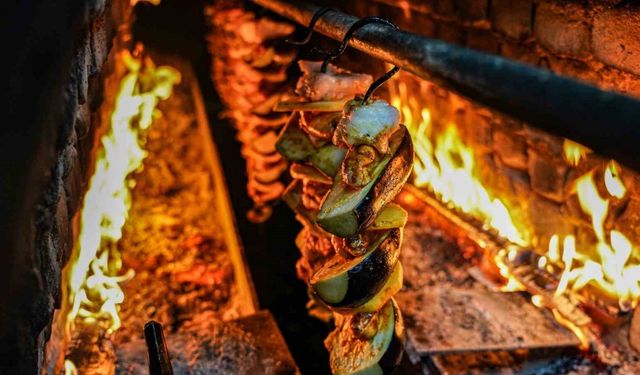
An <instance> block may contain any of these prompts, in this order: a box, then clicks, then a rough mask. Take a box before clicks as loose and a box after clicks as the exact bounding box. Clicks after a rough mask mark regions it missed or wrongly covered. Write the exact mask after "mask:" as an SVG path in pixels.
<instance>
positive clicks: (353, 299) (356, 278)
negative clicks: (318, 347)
mask: <svg viewBox="0 0 640 375" xmlns="http://www.w3.org/2000/svg"><path fill="white" fill-rule="evenodd" d="M401 241H402V232H401V230H400V229H392V230H390V231H388V232H386V233H384V234H382V235H380V236H379V238H378V240H377V241H375V242H373V243H372V246H371V247H370V248H369V251H368V252H367V253H366V254H364V255H362V256H360V257H357V258H355V259H352V260H349V261H346V262H345V260H344V259H343V258H342V257H340V256H337V257H334V258H333V259H332V260H331V261H329V262H328V263H327V264H325V266H324V267H322V268H321V269H320V270H319V271H318V272H317V273H316V274H315V275H314V276H313V278H312V279H311V286H312V287H313V289H314V290H315V292H316V293H317V294H318V297H319V298H320V299H321V300H322V301H323V302H324V303H326V304H327V305H329V306H332V307H343V308H344V307H357V306H360V305H362V304H363V303H364V302H366V301H367V300H368V299H369V298H370V297H372V296H374V295H375V294H376V293H378V292H379V291H380V289H382V287H383V286H384V284H385V283H386V281H387V278H388V277H389V276H390V275H391V273H392V272H393V268H394V267H395V265H396V263H397V261H398V256H399V253H400V252H399V250H400V243H401Z"/></svg>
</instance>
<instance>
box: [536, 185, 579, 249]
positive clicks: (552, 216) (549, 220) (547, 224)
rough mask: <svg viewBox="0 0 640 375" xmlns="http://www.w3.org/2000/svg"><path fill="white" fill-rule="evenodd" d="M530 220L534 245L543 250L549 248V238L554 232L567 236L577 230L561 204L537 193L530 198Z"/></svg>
mask: <svg viewBox="0 0 640 375" xmlns="http://www.w3.org/2000/svg"><path fill="white" fill-rule="evenodd" d="M529 220H530V222H531V225H532V229H533V233H532V234H533V240H534V241H533V242H534V246H535V247H536V249H538V250H540V251H543V252H545V251H546V250H547V249H548V247H549V239H550V238H551V236H553V235H554V234H559V235H562V236H565V235H567V234H573V233H574V231H575V227H574V226H573V224H571V222H570V221H568V220H567V218H566V216H565V214H564V213H563V212H562V209H561V206H560V205H559V204H557V203H555V202H552V201H550V200H547V199H545V198H543V197H541V196H539V195H536V194H533V195H532V196H531V199H530V200H529Z"/></svg>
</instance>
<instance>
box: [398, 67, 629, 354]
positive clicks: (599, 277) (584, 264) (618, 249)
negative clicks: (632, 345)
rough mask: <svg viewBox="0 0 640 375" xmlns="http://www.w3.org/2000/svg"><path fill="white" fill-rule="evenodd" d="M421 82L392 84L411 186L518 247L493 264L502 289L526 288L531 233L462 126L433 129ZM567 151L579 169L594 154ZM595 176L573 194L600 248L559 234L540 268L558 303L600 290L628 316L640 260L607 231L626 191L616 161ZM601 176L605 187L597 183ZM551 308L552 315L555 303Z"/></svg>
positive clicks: (572, 145) (567, 147) (537, 299)
mask: <svg viewBox="0 0 640 375" xmlns="http://www.w3.org/2000/svg"><path fill="white" fill-rule="evenodd" d="M417 84H419V85H420V87H419V90H418V89H413V90H412V92H409V91H410V90H409V89H408V86H407V83H406V82H404V81H402V80H398V79H396V80H392V81H391V82H390V83H389V90H390V97H391V103H392V104H393V105H394V106H396V107H397V108H399V109H400V112H401V114H402V118H403V123H404V124H405V125H406V126H407V128H408V129H409V132H410V133H411V136H412V137H413V139H414V147H415V153H416V158H415V162H414V180H413V184H414V185H416V186H417V187H426V188H428V189H429V190H430V191H431V192H432V193H433V194H434V195H435V196H436V197H438V198H439V199H440V200H441V201H443V202H444V203H446V204H448V205H449V206H451V207H453V208H455V209H457V210H460V211H462V212H464V213H466V214H469V215H470V216H472V217H474V218H476V219H479V220H481V221H482V223H483V224H484V225H486V226H488V227H490V228H492V229H494V230H495V231H497V233H498V234H499V235H500V236H501V237H503V238H504V239H506V240H508V241H510V242H511V243H512V244H515V245H518V246H519V247H518V246H515V247H512V246H507V249H504V250H501V251H500V252H498V253H497V254H495V255H494V263H495V265H496V266H497V268H498V270H499V272H500V274H501V275H502V276H503V277H504V278H505V280H507V283H506V285H504V286H503V287H502V289H501V290H503V291H517V290H523V289H524V287H523V285H522V284H521V283H520V282H519V281H518V279H517V278H516V277H515V276H514V275H513V274H512V272H511V269H510V265H509V264H510V263H511V261H512V260H513V259H512V258H515V257H516V256H517V253H518V250H514V248H515V249H523V248H524V249H526V248H528V247H530V244H529V237H528V235H529V232H528V228H524V227H523V223H519V222H514V220H513V218H512V216H511V214H510V212H509V209H508V207H507V205H506V204H505V203H504V202H503V201H501V200H500V198H499V197H497V196H495V195H494V194H493V193H492V192H490V191H489V190H487V188H485V187H484V186H483V184H482V182H481V180H480V179H479V178H478V175H477V171H476V165H475V160H476V156H475V154H474V150H473V149H472V148H471V147H469V146H467V145H465V144H464V142H463V140H462V138H461V136H460V134H459V131H458V128H457V126H456V124H454V123H449V124H447V126H446V127H444V128H443V129H440V128H439V127H438V128H435V127H434V126H433V123H432V118H431V111H430V110H429V108H428V103H424V102H421V101H420V100H419V99H418V98H420V97H421V96H422V97H426V96H427V95H426V90H427V89H428V86H427V84H426V83H425V82H419V83H417ZM563 148H564V157H565V160H566V161H567V163H569V164H571V165H573V166H578V165H579V164H580V163H581V162H582V161H583V160H585V159H586V157H587V155H589V154H590V153H591V152H592V151H591V150H589V149H588V148H586V147H585V146H582V145H580V144H578V143H576V142H572V141H570V140H565V141H564V147H563ZM597 172H598V171H596V170H593V171H590V172H588V173H586V174H584V175H582V176H580V177H578V178H577V179H576V180H575V181H574V189H573V194H575V196H576V197H577V200H578V203H579V206H580V209H581V210H582V211H583V212H584V213H585V214H586V216H588V218H589V221H590V223H591V228H592V229H593V232H594V234H595V237H596V238H597V243H596V244H595V246H593V244H591V245H590V244H586V243H582V242H585V241H584V240H582V239H580V240H578V238H576V236H575V235H574V234H573V233H557V234H554V235H553V236H551V238H550V240H549V243H548V249H547V252H546V254H544V256H542V257H541V258H538V263H537V267H538V268H539V269H545V270H547V271H548V272H550V273H553V274H555V275H557V276H558V278H559V281H558V285H557V289H556V291H555V295H556V297H560V296H561V295H562V294H563V293H565V292H568V291H580V290H582V289H585V288H587V287H588V288H589V291H590V292H594V291H597V292H598V293H597V294H599V295H601V296H602V295H605V296H607V297H609V298H611V299H614V300H617V301H618V303H619V305H620V307H621V308H622V309H623V310H629V309H631V308H633V307H635V306H636V304H637V303H638V300H640V254H639V253H638V251H637V250H636V248H635V246H634V244H632V243H631V241H630V240H629V239H628V238H627V237H626V236H625V235H624V234H623V233H621V232H620V231H617V230H611V229H607V226H606V225H605V223H606V222H607V220H608V219H609V217H610V211H611V202H615V200H621V199H624V198H625V196H626V194H627V189H626V187H625V185H624V182H623V180H622V178H621V176H620V175H621V168H620V166H619V165H618V164H617V163H616V162H615V161H610V162H609V163H608V164H607V165H606V166H605V168H604V169H603V170H602V171H599V172H601V173H597ZM597 178H598V179H600V178H601V179H602V181H596V179H597ZM596 182H602V183H601V184H600V185H598V184H596ZM598 186H604V188H600V189H599V188H598ZM605 188H606V190H605ZM542 299H543V297H542V296H533V300H532V302H533V303H534V304H535V305H537V306H541V305H545V304H543V301H542ZM546 307H549V308H551V309H553V304H549V305H548V306H546ZM554 315H555V316H556V318H557V319H558V321H560V322H561V323H562V324H564V325H565V326H567V327H568V328H570V329H571V330H572V331H574V332H575V333H576V335H577V336H578V337H579V338H580V339H581V341H582V342H583V344H584V343H585V340H586V338H585V337H586V336H585V333H584V332H582V331H581V329H580V327H578V326H577V325H574V324H573V323H571V322H570V321H568V319H566V318H562V317H560V315H561V314H560V313H559V312H557V311H554Z"/></svg>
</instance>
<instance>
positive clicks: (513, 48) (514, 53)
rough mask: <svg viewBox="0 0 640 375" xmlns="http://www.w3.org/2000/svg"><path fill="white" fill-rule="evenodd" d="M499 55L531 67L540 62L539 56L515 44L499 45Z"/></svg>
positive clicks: (525, 46)
mask: <svg viewBox="0 0 640 375" xmlns="http://www.w3.org/2000/svg"><path fill="white" fill-rule="evenodd" d="M500 55H502V56H504V57H508V58H510V59H514V60H518V61H520V62H523V63H526V64H531V65H537V64H538V60H540V56H539V55H538V54H537V53H536V52H535V51H534V50H532V49H531V48H530V47H528V46H527V45H524V44H522V43H517V42H503V43H502V44H500Z"/></svg>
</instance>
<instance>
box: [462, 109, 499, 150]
mask: <svg viewBox="0 0 640 375" xmlns="http://www.w3.org/2000/svg"><path fill="white" fill-rule="evenodd" d="M460 132H461V133H462V136H463V138H464V141H465V143H466V144H468V145H470V146H472V147H473V150H474V152H475V153H476V154H487V153H489V152H491V151H492V149H493V138H492V124H491V120H490V118H489V117H487V116H484V115H482V114H480V113H478V111H476V110H474V108H469V109H468V110H467V111H465V113H464V117H463V123H462V124H460Z"/></svg>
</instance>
